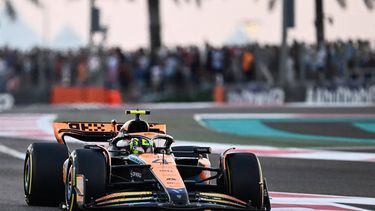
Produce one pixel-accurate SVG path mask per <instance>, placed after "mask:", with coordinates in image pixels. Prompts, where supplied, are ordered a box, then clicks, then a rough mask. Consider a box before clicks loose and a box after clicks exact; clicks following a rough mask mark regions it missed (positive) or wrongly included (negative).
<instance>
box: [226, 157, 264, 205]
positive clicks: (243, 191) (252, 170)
mask: <svg viewBox="0 0 375 211" xmlns="http://www.w3.org/2000/svg"><path fill="white" fill-rule="evenodd" d="M224 160H225V163H224V165H225V166H222V168H223V169H225V170H224V172H225V173H224V175H225V178H224V180H225V182H224V186H225V187H224V190H225V191H226V192H227V193H228V194H229V195H232V196H234V197H236V198H238V199H241V200H242V201H244V202H249V201H251V205H252V206H253V207H256V208H258V209H264V207H266V208H267V206H268V203H269V201H267V200H268V193H267V192H266V190H265V185H264V179H263V173H262V169H261V166H260V163H259V161H258V158H257V157H256V155H254V154H252V153H231V154H228V155H226V157H225V159H224ZM222 165H223V164H222ZM265 195H267V196H266V197H265ZM265 199H266V200H265ZM266 210H268V208H267V209H266Z"/></svg>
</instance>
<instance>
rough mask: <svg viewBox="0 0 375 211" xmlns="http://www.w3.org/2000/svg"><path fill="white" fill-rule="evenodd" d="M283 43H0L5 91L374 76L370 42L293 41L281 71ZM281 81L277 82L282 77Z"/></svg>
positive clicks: (150, 89) (136, 89) (178, 88)
mask: <svg viewBox="0 0 375 211" xmlns="http://www.w3.org/2000/svg"><path fill="white" fill-rule="evenodd" d="M279 52H280V47H279V46H271V45H259V44H256V43H255V44H249V45H247V46H223V47H214V46H211V45H209V44H206V46H205V47H204V48H198V47H195V46H189V47H176V48H173V49H172V48H166V47H163V48H161V49H159V50H158V51H157V52H154V53H151V52H149V51H148V50H145V49H139V50H135V51H125V50H123V49H120V48H113V49H95V50H88V49H79V50H67V51H60V50H51V49H38V48H35V49H32V50H30V51H19V50H16V49H11V48H7V47H4V48H0V92H17V91H19V90H30V89H48V88H51V87H52V86H55V85H61V86H105V87H108V88H111V89H120V90H122V91H123V92H126V93H129V96H133V97H134V98H137V97H140V96H142V95H143V94H144V93H150V94H154V95H158V94H161V93H172V94H173V93H174V94H179V93H186V91H187V90H190V92H195V91H197V90H209V89H211V88H212V87H213V86H214V85H215V84H217V83H225V84H239V83H244V82H259V83H266V84H269V85H271V86H272V85H280V83H282V84H284V85H287V86H293V85H296V84H297V85H301V84H302V85H303V84H305V83H319V82H323V81H337V80H340V81H346V80H357V81H361V83H369V82H371V83H372V82H374V80H375V48H374V47H371V44H370V42H368V41H362V40H358V41H351V40H350V41H346V42H343V41H337V42H332V43H326V44H325V45H321V46H316V45H308V44H305V43H300V42H293V44H292V45H291V46H289V55H288V57H287V61H286V69H285V71H283V72H280V71H279ZM281 78H282V79H283V80H280V79H281Z"/></svg>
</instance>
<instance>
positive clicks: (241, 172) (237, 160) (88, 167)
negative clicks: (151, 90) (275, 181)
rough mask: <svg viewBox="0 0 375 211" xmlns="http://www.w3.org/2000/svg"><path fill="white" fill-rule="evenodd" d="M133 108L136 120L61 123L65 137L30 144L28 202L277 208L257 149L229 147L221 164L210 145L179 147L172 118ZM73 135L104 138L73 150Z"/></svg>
mask: <svg viewBox="0 0 375 211" xmlns="http://www.w3.org/2000/svg"><path fill="white" fill-rule="evenodd" d="M126 113H127V114H133V115H135V119H133V120H129V121H127V122H126V123H117V122H116V121H114V120H112V122H107V123H105V122H95V123H94V122H56V123H54V132H55V136H56V139H57V141H58V143H34V144H31V145H30V146H29V147H28V149H27V152H26V158H25V164H24V191H25V197H26V202H27V204H28V205H31V206H59V205H60V208H62V209H65V210H87V209H100V210H101V209H107V208H108V209H120V210H121V209H122V210H139V209H142V210H144V209H146V210H154V209H156V210H262V211H263V210H264V211H267V210H271V204H270V199H269V195H268V191H267V185H266V180H265V178H264V177H263V173H262V170H261V166H260V163H259V161H258V158H257V157H256V156H255V155H254V154H252V153H248V152H241V151H237V150H235V149H228V150H226V151H225V152H224V153H222V154H221V157H220V162H219V163H220V164H219V165H220V166H219V167H218V168H214V167H212V166H211V163H210V161H209V159H208V154H210V152H211V149H210V148H209V147H196V146H172V144H173V142H174V140H173V138H172V137H171V136H169V135H167V134H166V125H165V124H161V123H147V122H146V121H143V120H141V119H140V115H147V114H149V113H150V112H149V111H145V110H131V111H126ZM67 136H70V137H73V138H75V139H78V140H81V141H83V142H90V143H92V142H97V144H95V145H93V144H88V145H85V146H84V147H83V148H82V149H75V150H70V149H69V147H68V145H67V144H66V140H65V137H67ZM103 142H107V144H103ZM99 143H101V144H102V145H101V144H99Z"/></svg>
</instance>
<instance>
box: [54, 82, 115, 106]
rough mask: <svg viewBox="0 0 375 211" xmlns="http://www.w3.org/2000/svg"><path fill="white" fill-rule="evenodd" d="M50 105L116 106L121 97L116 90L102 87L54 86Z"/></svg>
mask: <svg viewBox="0 0 375 211" xmlns="http://www.w3.org/2000/svg"><path fill="white" fill-rule="evenodd" d="M51 103H52V104H67V103H104V104H112V105H118V104H122V96H121V93H120V92H119V91H118V90H109V89H106V88H103V87H63V86H56V87H54V88H53V89H52V91H51Z"/></svg>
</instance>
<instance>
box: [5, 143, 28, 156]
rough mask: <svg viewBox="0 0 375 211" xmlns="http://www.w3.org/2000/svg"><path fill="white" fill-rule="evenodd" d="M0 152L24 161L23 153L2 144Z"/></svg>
mask: <svg viewBox="0 0 375 211" xmlns="http://www.w3.org/2000/svg"><path fill="white" fill-rule="evenodd" d="M0 152H1V153H4V154H7V155H10V156H12V157H15V158H18V159H20V160H24V159H25V153H22V152H19V151H17V150H14V149H12V148H9V147H7V146H4V145H2V144H0Z"/></svg>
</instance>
